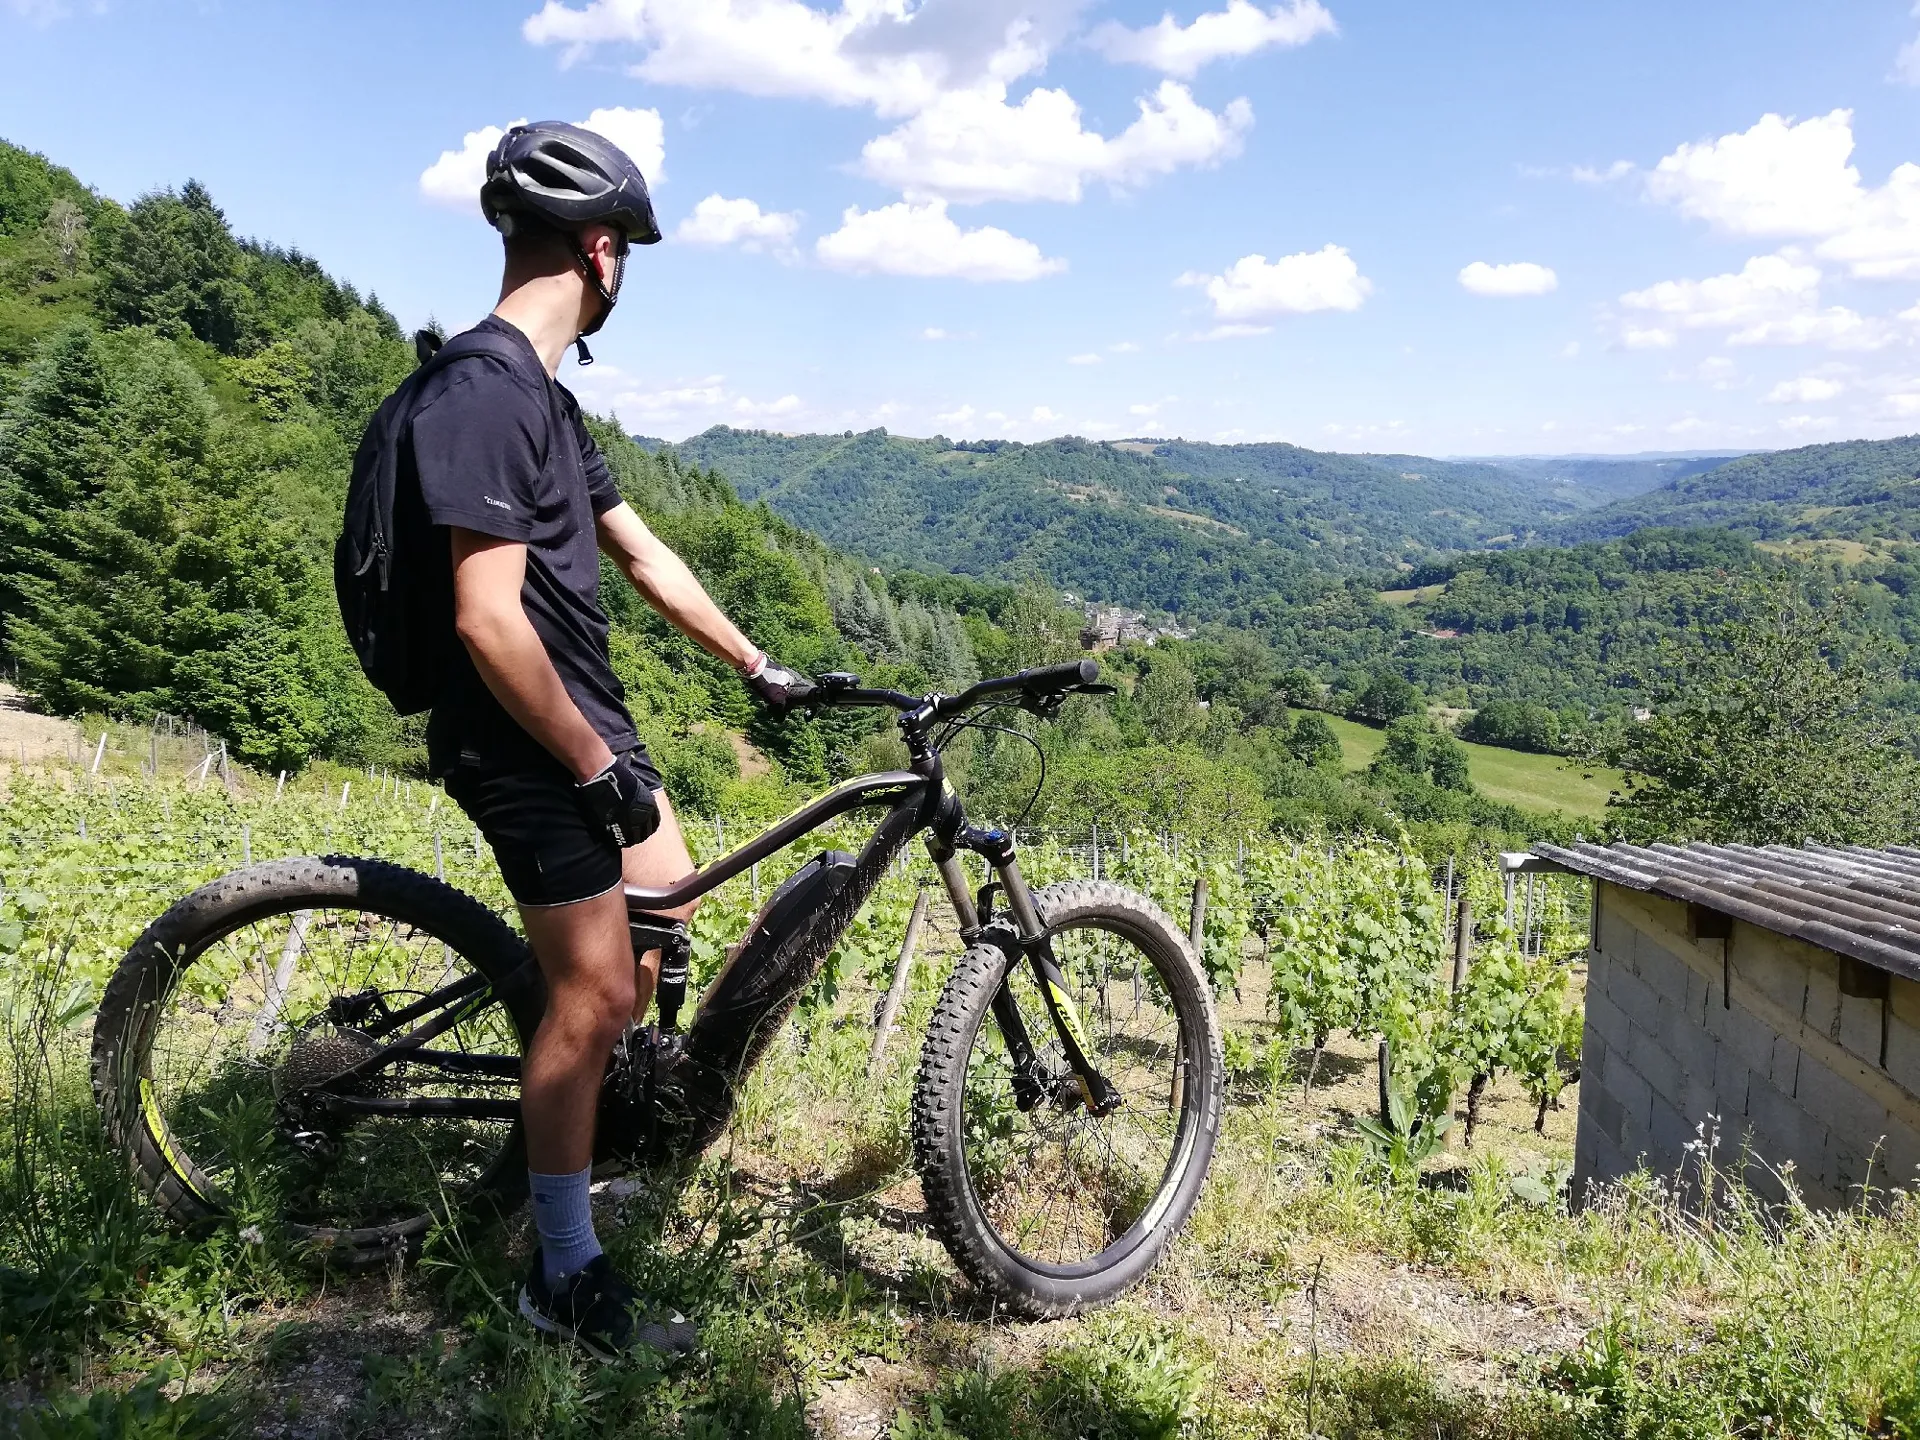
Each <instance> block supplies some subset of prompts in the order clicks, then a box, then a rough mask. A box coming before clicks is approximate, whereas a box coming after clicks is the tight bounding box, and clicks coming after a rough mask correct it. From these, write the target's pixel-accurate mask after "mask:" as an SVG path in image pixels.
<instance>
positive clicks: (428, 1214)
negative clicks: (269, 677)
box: [93, 858, 542, 1264]
mask: <svg viewBox="0 0 1920 1440" xmlns="http://www.w3.org/2000/svg"><path fill="white" fill-rule="evenodd" d="M537 974H538V972H537V971H536V970H535V969H534V967H533V964H532V959H531V956H530V954H529V952H528V950H527V948H526V946H525V944H524V943H523V942H522V941H521V940H520V938H519V937H518V936H517V935H515V934H514V933H513V931H512V930H510V929H508V927H507V926H506V925H505V924H504V923H503V922H502V921H501V920H500V918H499V917H498V916H497V915H495V914H493V913H492V912H491V911H489V910H487V909H486V908H485V907H484V906H482V905H480V904H479V903H478V902H477V901H475V900H473V899H471V898H470V897H468V896H466V895H463V894H461V893H460V892H459V891H457V890H454V889H453V888H451V887H450V886H447V885H445V884H443V883H441V882H440V881H437V880H434V879H432V878H431V877H429V876H426V875H421V874H418V873H416V872H414V871H410V870H405V869H402V868H400V867H398V866H394V865H387V864H383V863H380V862H378V861H371V860H349V859H340V858H329V859H325V860H313V859H297V860H281V861H275V862H272V863H270V864H265V865H256V866H252V867H250V868H248V869H246V870H240V871H236V872H234V873H233V874H230V875H225V876H222V877H221V878H220V879H218V880H215V881H213V882H211V883H210V884H208V885H205V886H203V887H202V888H201V889H199V890H197V891H195V892H194V893H193V894H192V895H189V896H187V897H186V898H185V899H184V900H181V901H180V902H179V903H178V904H176V905H175V906H173V908H172V909H170V910H168V911H167V913H166V914H165V915H163V916H161V917H160V918H159V919H158V920H156V921H155V922H154V923H153V924H152V925H150V926H149V927H148V928H147V930H146V932H145V933H144V934H142V935H141V937H140V938H139V940H137V941H136V942H135V943H134V946H133V948H132V949H131V950H130V951H128V952H127V957H126V959H125V960H124V961H123V962H122V963H121V965H120V968H119V969H118V970H117V971H116V972H115V973H114V976H113V979H112V980H111V982H110V983H109V984H108V986H107V991H106V994H105V996H104V997H103V999H102V1001H101V1005H100V1012H99V1016H98V1018H97V1019H96V1021H95V1025H94V1038H93V1085H94V1094H95V1097H96V1099H97V1100H98V1102H99V1104H100V1108H101V1112H102V1114H103V1116H104V1117H105V1120H106V1124H107V1128H108V1131H109V1134H110V1135H111V1136H112V1138H113V1139H114V1140H115V1142H116V1143H118V1144H119V1145H120V1146H121V1147H122V1148H123V1149H124V1150H125V1152H126V1153H127V1155H128V1157H129V1159H130V1161H131V1163H132V1165H133V1168H134V1171H135V1173H136V1175H137V1176H138V1178H139V1179H140V1181H141V1183H142V1184H143V1186H144V1187H145V1188H146V1189H147V1190H148V1191H149V1193H150V1194H151V1195H152V1196H153V1199H154V1201H155V1203H156V1204H158V1205H159V1207H160V1208H161V1209H162V1210H163V1211H165V1212H166V1214H167V1215H168V1216H169V1217H170V1218H171V1219H173V1220H175V1221H176V1222H177V1223H180V1224H183V1225H186V1226H189V1227H192V1226H200V1225H205V1224H208V1223H211V1222H215V1221H218V1220H219V1219H221V1218H223V1217H225V1216H228V1215H231V1214H233V1213H235V1212H241V1213H245V1214H249V1215H253V1216H258V1217H262V1218H274V1219H277V1220H278V1221H279V1222H280V1223H281V1224H282V1225H283V1227H284V1230H285V1233H286V1235H287V1236H288V1238H289V1239H290V1240H292V1241H293V1242H294V1243H296V1244H302V1245H306V1246H310V1247H315V1248H319V1249H323V1250H326V1251H329V1252H331V1254H332V1255H333V1257H334V1258H335V1259H336V1260H338V1261H341V1262H344V1263H347V1264H355V1263H366V1262H371V1261H373V1260H377V1259H378V1258H380V1257H382V1256H386V1255H390V1254H393V1253H394V1252H396V1251H405V1250H407V1249H410V1248H411V1247H412V1246H414V1245H415V1244H417V1242H418V1240H419V1238H420V1237H421V1236H422V1235H424V1234H425V1232H426V1230H427V1227H428V1225H429V1224H430V1223H431V1222H432V1220H433V1218H434V1216H435V1215H437V1214H446V1213H448V1212H450V1211H455V1210H460V1209H463V1208H467V1207H473V1206H478V1205H482V1204H484V1205H488V1206H494V1207H504V1206H507V1205H512V1204H517V1203H518V1201H519V1199H520V1198H521V1196H522V1195H523V1194H524V1188H525V1184H526V1169H525V1162H524V1152H523V1150H522V1146H521V1138H520V1126H519V1120H518V1108H519V1107H518V1101H519V1056H520V1052H521V1050H522V1048H523V1047H524V1045H525V1043H526V1042H527V1041H528V1040H529V1039H530V1038H531V1037H532V1034H533V1029H534V1026H535V1025H536V1024H537V1023H538V1021H539V1016H540V1008H541V1004H542V991H541V988H540V986H539V983H538V979H537ZM409 1007H414V1008H415V1009H416V1010H417V1011H418V1012H419V1013H417V1014H413V1015H408V1014H406V1013H404V1012H406V1011H407V1010H408V1008H409ZM436 1022H438V1023H440V1025H441V1028H440V1029H439V1031H438V1033H436V1034H434V1035H433V1036H432V1038H431V1039H429V1040H426V1041H425V1042H423V1043H422V1044H420V1045H419V1046H418V1047H417V1048H416V1049H414V1050H413V1051H412V1052H411V1053H409V1054H407V1055H405V1056H398V1055H396V1056H395V1057H393V1058H390V1059H384V1060H381V1061H379V1062H378V1063H376V1065H374V1066H372V1067H370V1068H368V1069H367V1070H366V1073H364V1074H358V1075H355V1076H352V1077H349V1078H347V1079H344V1080H342V1079H340V1078H338V1077H340V1075H341V1072H343V1071H345V1070H347V1069H348V1068H349V1067H351V1066H354V1065H355V1064H357V1063H358V1062H361V1061H363V1060H364V1059H366V1057H368V1056H369V1055H373V1054H374V1053H375V1052H377V1051H378V1050H379V1049H380V1048H381V1047H382V1046H384V1045H388V1044H392V1043H393V1042H395V1041H397V1040H399V1039H401V1038H402V1037H403V1036H406V1035H408V1034H409V1033H411V1032H414V1031H417V1030H418V1029H420V1028H421V1027H423V1026H428V1025H432V1024H435V1023H436Z"/></svg>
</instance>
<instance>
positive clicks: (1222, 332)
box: [1191, 321, 1273, 340]
mask: <svg viewBox="0 0 1920 1440" xmlns="http://www.w3.org/2000/svg"><path fill="white" fill-rule="evenodd" d="M1272 333H1273V326H1271V325H1248V324H1246V323H1244V322H1242V321H1235V322H1234V323H1233V324H1231V325H1216V326H1214V327H1213V328H1212V329H1211V330H1205V331H1202V332H1201V333H1200V334H1198V335H1195V336H1193V337H1191V338H1193V339H1195V340H1244V339H1246V338H1247V337H1248V336H1250V335H1271V334H1272Z"/></svg>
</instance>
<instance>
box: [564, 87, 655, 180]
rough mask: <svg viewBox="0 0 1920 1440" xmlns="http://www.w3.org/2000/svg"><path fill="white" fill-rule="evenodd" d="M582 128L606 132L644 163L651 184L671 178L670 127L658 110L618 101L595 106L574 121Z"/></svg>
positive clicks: (597, 133)
mask: <svg viewBox="0 0 1920 1440" xmlns="http://www.w3.org/2000/svg"><path fill="white" fill-rule="evenodd" d="M574 123H576V124H577V125H579V127H580V128H581V129H582V130H591V131H593V133H594V134H596V135H604V136H606V137H607V139H609V140H611V141H612V142H613V143H614V144H616V145H618V146H619V147H620V148H621V149H622V150H624V151H626V152H627V158H628V159H630V160H632V161H633V163H634V164H635V165H638V166H639V167H640V173H641V174H642V175H644V176H646V177H647V183H648V184H649V185H658V184H659V183H660V182H661V181H663V180H665V179H666V178H667V131H666V126H665V125H663V124H662V123H661V121H660V112H659V111H658V110H633V109H628V108H627V107H625V106H621V105H614V106H609V107H608V108H606V109H603V110H595V111H594V112H593V113H592V114H591V115H589V116H587V118H586V119H584V120H579V121H576V122H574Z"/></svg>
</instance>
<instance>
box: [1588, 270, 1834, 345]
mask: <svg viewBox="0 0 1920 1440" xmlns="http://www.w3.org/2000/svg"><path fill="white" fill-rule="evenodd" d="M1819 295H1820V271H1819V270H1818V269H1817V268H1816V267H1814V266H1812V265H1806V264H1796V263H1795V262H1794V261H1791V260H1789V259H1787V258H1786V257H1784V256H1781V255H1756V256H1755V257H1754V258H1753V259H1751V260H1749V261H1747V263H1746V265H1745V267H1744V268H1742V269H1741V271H1740V272H1739V273H1738V274H1737V275H1714V276H1710V277H1709V278H1707V279H1705V280H1663V281H1661V282H1660V283H1659V284H1658V285H1649V286H1648V287H1647V288H1646V289H1644V290H1630V291H1628V292H1627V293H1626V294H1625V295H1622V296H1621V297H1620V303H1621V304H1622V305H1625V306H1626V307H1627V308H1628V309H1629V310H1640V311H1645V312H1648V313H1651V314H1655V315H1662V316H1671V317H1673V319H1674V320H1675V321H1676V322H1677V323H1678V324H1680V325H1683V326H1685V327H1687V328H1689V329H1696V328H1702V327H1712V326H1721V327H1727V326H1734V325H1747V324H1753V323H1757V322H1759V321H1762V320H1766V319H1769V318H1776V317H1779V316H1783V315H1787V314H1791V313H1794V312H1796V311H1801V310H1804V309H1806V307H1808V306H1810V305H1811V304H1813V303H1814V301H1816V300H1817V299H1818V298H1819Z"/></svg>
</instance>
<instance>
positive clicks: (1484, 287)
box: [1460, 260, 1560, 298]
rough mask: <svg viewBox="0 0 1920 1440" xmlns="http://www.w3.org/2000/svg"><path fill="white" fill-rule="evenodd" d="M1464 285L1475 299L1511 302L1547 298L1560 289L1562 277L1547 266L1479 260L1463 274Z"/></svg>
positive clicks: (1524, 262) (1461, 276)
mask: <svg viewBox="0 0 1920 1440" xmlns="http://www.w3.org/2000/svg"><path fill="white" fill-rule="evenodd" d="M1460 283H1461V284H1462V285H1463V286H1465V287H1466V288H1467V289H1468V290H1471V291H1472V292H1473V293H1474V294H1475V295H1491V296H1496V297H1500V298H1508V297H1513V296H1520V295H1545V294H1547V293H1548V292H1549V291H1551V290H1554V289H1556V288H1558V286H1559V284H1560V277H1559V276H1557V275H1555V274H1554V273H1553V271H1551V270H1549V269H1548V268H1547V267H1546V266H1544V265H1536V264H1534V263H1533V262H1532V261H1531V260H1519V261H1516V262H1514V263H1513V264H1511V265H1489V264H1488V263H1487V262H1486V261H1484V260H1476V261H1474V262H1473V263H1472V264H1471V265H1469V266H1467V267H1466V268H1465V269H1463V270H1462V271H1461V272H1460Z"/></svg>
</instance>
